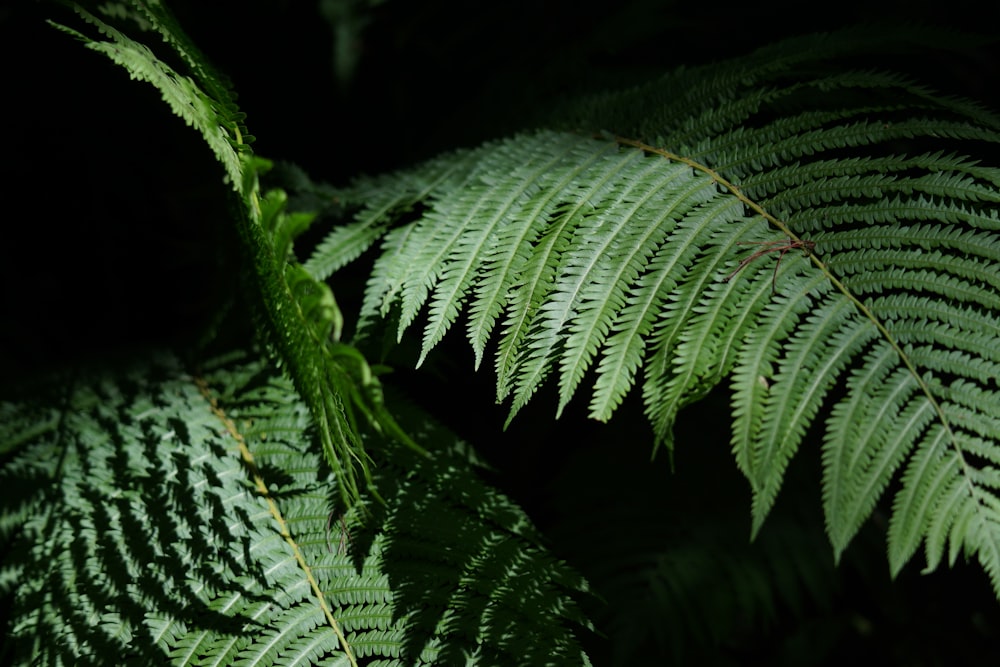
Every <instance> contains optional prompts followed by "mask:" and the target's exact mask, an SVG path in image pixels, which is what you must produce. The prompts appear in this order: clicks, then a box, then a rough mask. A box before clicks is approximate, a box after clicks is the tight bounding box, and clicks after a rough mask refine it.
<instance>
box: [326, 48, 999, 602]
mask: <svg viewBox="0 0 1000 667" xmlns="http://www.w3.org/2000/svg"><path fill="white" fill-rule="evenodd" d="M859 36H860V38H861V40H860V41H856V40H857V39H858V38H859ZM919 37H920V35H919V31H915V32H911V33H906V34H903V35H902V40H901V41H900V42H899V44H900V45H902V46H903V47H905V48H914V47H916V46H917V45H918V44H919V40H918V39H916V38H919ZM879 38H880V37H878V36H876V35H875V34H874V33H870V32H868V33H865V32H862V33H858V32H852V31H847V32H844V33H841V34H831V35H824V36H821V37H819V38H817V39H816V40H815V41H802V40H792V41H790V42H788V43H786V44H783V45H780V46H775V47H770V48H767V49H764V50H762V51H760V52H758V53H756V54H752V55H751V56H749V57H747V58H743V59H740V60H738V61H733V62H730V63H722V64H718V65H715V66H711V67H708V66H706V67H703V68H698V69H697V70H682V71H680V72H678V73H676V74H674V75H672V76H666V77H664V78H663V79H661V80H659V81H656V82H653V83H651V84H649V85H647V86H643V87H640V88H637V89H634V90H631V91H624V92H623V93H621V94H607V95H604V96H602V97H600V98H595V100H592V101H591V105H590V106H586V105H582V104H581V105H578V106H577V107H576V108H575V109H573V110H571V112H570V114H569V116H568V117H569V120H568V121H566V124H565V125H564V126H563V127H567V128H574V129H575V128H588V129H592V130H593V131H594V132H595V134H594V135H583V134H579V133H578V132H577V131H553V130H539V131H536V132H534V133H527V134H523V135H519V136H514V137H511V138H509V139H507V140H503V141H497V142H493V143H489V144H485V145H483V146H481V147H479V148H477V149H473V150H471V151H467V152H463V153H462V157H461V159H462V161H463V162H462V164H463V170H464V171H463V174H464V177H463V178H456V179H453V180H450V181H441V182H440V183H439V184H438V185H436V186H434V187H432V188H430V189H429V190H428V191H427V194H426V197H425V198H424V199H423V200H422V202H421V203H422V205H423V207H424V210H423V211H422V212H420V213H419V214H418V215H417V216H416V219H415V220H412V221H408V220H402V221H400V224H398V225H397V226H395V227H394V228H392V229H391V230H387V233H386V236H385V238H384V245H383V252H382V254H381V255H380V256H379V257H378V259H377V260H376V262H375V267H374V270H373V272H372V274H371V278H370V281H369V284H368V291H367V296H366V302H365V303H366V308H365V313H366V314H373V313H375V312H378V313H380V314H382V315H388V314H390V313H393V312H398V313H399V314H400V319H399V327H398V332H399V336H402V335H403V334H404V333H405V332H406V330H407V329H408V328H410V327H411V326H413V324H414V323H415V322H416V321H417V317H418V314H419V313H422V312H426V314H427V322H426V324H425V325H424V328H423V346H422V350H421V357H420V358H421V360H423V359H424V358H425V357H426V355H427V354H429V353H430V352H431V349H432V348H433V347H434V346H436V345H437V344H438V343H439V342H440V341H441V340H442V339H443V337H444V336H445V335H446V334H447V332H448V330H449V329H450V327H451V326H452V325H453V324H454V323H455V322H457V321H458V319H459V317H460V316H462V315H463V314H464V315H465V316H466V317H467V318H468V320H467V321H468V332H467V337H468V339H469V342H470V344H471V346H472V349H473V356H474V361H475V364H476V365H478V364H479V361H480V359H481V358H482V356H483V354H484V351H485V350H486V349H487V347H488V344H489V340H490V338H494V340H495V343H496V357H495V367H496V372H497V396H498V399H500V400H505V399H507V398H510V399H511V410H510V415H511V418H513V416H514V415H515V414H516V413H517V412H518V411H519V410H520V409H521V408H522V407H523V406H524V405H525V404H526V403H527V402H528V400H530V398H531V396H532V395H533V394H534V393H535V392H536V391H537V390H538V388H539V387H540V386H541V385H542V384H543V383H544V382H545V381H546V380H547V379H548V378H549V377H550V376H551V375H555V376H556V384H557V386H558V390H559V399H558V404H557V406H556V414H557V415H558V414H559V413H561V412H562V411H563V410H564V409H565V407H566V405H567V404H568V402H569V401H571V400H572V398H573V397H574V396H575V395H576V394H577V393H578V392H579V390H580V387H581V385H582V384H583V383H585V382H586V381H587V380H588V379H592V380H593V390H592V394H591V398H590V415H591V416H592V417H594V418H596V419H601V420H606V419H609V418H610V416H611V414H612V413H613V412H614V410H615V409H616V407H617V406H618V405H620V403H621V401H622V400H623V399H624V397H625V395H626V394H627V393H628V392H629V391H631V390H632V388H633V387H634V386H635V385H636V384H640V385H641V392H642V396H643V401H644V404H645V411H646V414H647V416H648V418H649V420H650V422H651V424H652V426H653V431H654V435H655V438H656V442H657V443H661V442H670V440H671V430H672V426H673V423H674V421H675V419H676V417H677V414H678V411H679V410H680V408H681V407H683V406H684V405H686V404H688V403H690V402H692V401H695V400H697V399H698V398H700V397H702V396H704V395H705V394H706V393H707V392H708V391H710V390H711V389H712V388H713V387H715V386H717V385H718V384H719V383H721V382H723V381H725V380H726V378H729V383H730V386H731V388H732V418H733V424H734V428H733V438H732V444H733V450H734V453H735V456H736V460H737V464H738V465H739V467H740V469H741V470H742V471H743V473H744V474H745V475H746V477H747V478H748V480H749V481H750V485H751V488H752V489H753V491H754V500H753V510H752V515H753V523H752V525H753V532H754V533H755V534H756V532H757V531H758V530H759V528H760V526H761V525H762V522H763V520H764V518H765V517H766V516H767V514H768V512H769V510H770V508H771V507H772V505H773V503H774V501H775V498H776V497H777V494H778V491H779V489H780V487H781V484H782V480H783V477H784V473H785V470H786V468H787V466H788V464H789V462H790V461H791V459H792V458H793V457H794V455H795V454H796V452H797V451H798V449H799V447H800V446H802V444H803V443H804V442H805V441H806V438H807V437H808V434H810V433H812V432H814V429H817V430H818V429H821V430H822V434H823V435H822V439H823V448H824V459H823V460H824V492H823V495H824V505H825V508H826V521H827V527H828V531H829V534H830V538H831V541H832V542H833V544H834V550H835V554H837V555H838V556H839V554H841V553H842V552H843V549H844V548H845V547H846V545H847V543H848V542H849V541H850V539H851V537H852V536H853V535H854V534H855V533H856V531H857V529H858V527H859V526H860V525H861V523H862V522H863V521H864V520H865V519H866V517H867V516H868V515H869V514H870V512H871V510H872V508H873V507H874V506H875V503H876V501H877V500H878V498H879V497H880V496H881V494H882V493H883V492H884V491H885V489H886V488H888V484H889V482H890V480H891V479H892V478H893V475H894V474H895V473H896V472H897V471H898V470H899V469H903V470H904V473H903V476H902V478H901V481H902V484H903V486H902V489H901V491H900V493H902V494H903V496H901V497H900V498H905V501H904V500H902V499H898V500H897V503H896V506H895V507H896V510H895V514H894V519H893V525H894V526H896V527H895V528H894V529H893V530H892V531H890V553H891V554H892V557H891V561H892V562H893V563H894V564H895V565H894V571H898V567H900V566H901V563H903V562H905V561H906V560H907V559H908V558H909V556H910V555H911V554H912V553H913V551H914V549H915V548H916V545H917V544H918V543H919V542H920V541H921V540H924V539H926V540H927V545H928V548H929V549H930V551H929V553H928V559H929V563H935V564H936V563H937V562H938V561H939V560H940V559H941V550H942V549H943V548H944V547H943V545H944V544H945V542H948V544H949V552H950V554H955V553H958V552H962V551H965V550H968V551H969V552H970V553H976V554H978V556H979V558H980V560H981V562H982V563H983V565H984V566H985V567H986V569H987V571H990V572H997V571H1000V567H998V566H1000V562H998V561H996V560H995V557H994V556H993V555H992V554H993V552H994V550H993V545H994V542H993V539H994V538H993V537H992V535H993V529H992V528H991V526H993V525H994V524H995V523H996V522H997V521H998V520H1000V514H998V504H1000V503H998V502H997V498H998V495H997V490H996V489H995V486H994V483H995V481H996V480H995V479H994V477H993V474H992V468H991V465H992V464H991V463H989V462H990V461H993V460H994V459H995V458H996V455H995V452H996V451H997V448H998V447H1000V444H998V440H997V438H996V435H995V431H994V429H993V426H992V422H991V420H990V418H989V415H990V414H991V409H992V408H991V407H990V405H991V401H993V403H992V404H993V405H995V401H996V400H997V396H998V394H997V386H996V377H997V362H998V359H997V350H1000V335H998V330H1000V329H998V326H997V325H998V322H1000V315H998V313H1000V300H998V299H1000V297H998V294H1000V273H998V272H997V270H996V266H997V263H998V260H1000V256H998V255H1000V252H998V248H1000V242H998V237H997V233H998V231H1000V212H998V208H997V202H998V201H1000V189H998V185H1000V171H998V169H997V168H996V167H994V166H991V165H989V164H984V162H986V161H987V160H988V156H989V155H990V154H991V153H990V151H992V150H994V149H995V148H996V146H997V145H998V144H1000V119H998V117H997V116H996V115H995V114H994V113H993V112H991V111H990V110H987V109H985V108H984V107H982V106H981V105H979V104H977V103H975V102H970V101H966V100H962V99H958V98H953V97H949V96H947V95H944V94H941V93H938V92H936V91H934V90H931V89H929V88H927V87H925V86H923V85H921V84H919V83H917V82H914V81H912V80H911V79H910V78H908V77H906V76H902V75H898V74H895V73H886V72H882V71H878V70H865V71H856V70H852V69H840V70H837V69H835V65H832V64H831V63H832V62H833V61H832V60H831V58H832V57H833V56H837V55H842V54H845V53H847V52H853V53H854V55H857V51H855V49H857V48H859V44H866V45H867V46H868V47H869V48H870V49H871V50H872V51H876V52H877V51H880V50H881V45H880V44H879V43H878V40H879ZM611 130H613V131H614V132H615V133H616V134H615V135H609V134H608V133H607V131H611ZM598 134H600V136H601V137H603V138H597V136H598ZM442 159H445V160H447V159H448V157H447V156H446V157H444V158H442ZM451 159H453V160H457V159H458V158H455V157H452V158H451ZM470 159H471V162H469V160H470ZM456 163H457V162H456ZM441 169H442V164H441V162H440V161H436V162H435V163H434V166H433V168H431V167H428V173H436V172H437V171H439V170H441ZM420 172H421V168H420V167H417V168H415V169H411V170H408V171H407V172H405V173H404V174H400V175H398V176H397V179H396V180H397V181H398V182H401V183H405V182H407V181H408V180H411V179H414V178H417V175H419V174H420ZM385 183H386V185H385V193H382V194H379V195H378V196H380V197H386V196H388V194H387V193H388V191H390V190H391V188H392V187H393V186H392V183H393V179H389V180H387V181H386V182H385ZM355 194H359V193H355ZM369 196H373V195H372V194H369ZM334 233H336V232H334ZM331 238H332V237H331ZM782 238H786V239H787V242H784V245H782V244H783V242H782V240H781V239H782ZM761 243H769V244H770V245H769V246H759V245H758V246H757V247H758V248H768V250H762V251H761V252H759V253H758V254H754V253H753V251H752V250H748V249H747V248H746V247H743V246H744V245H745V244H761ZM800 248H808V249H812V253H811V256H809V257H802V256H801V255H800V254H799V252H798V249H800ZM331 251H332V250H331V249H330V248H329V247H328V246H324V247H323V248H321V249H319V250H317V251H316V254H315V255H314V256H313V258H312V259H310V260H309V261H310V262H311V263H312V264H313V265H319V264H322V263H323V262H324V259H323V257H324V256H325V255H326V254H327V253H329V252H331ZM779 251H780V252H779ZM741 259H742V260H744V261H741ZM376 305H377V307H376ZM394 309H397V310H394ZM497 318H499V319H500V320H501V321H502V323H503V324H502V328H501V330H500V331H499V332H497V333H494V332H493V327H494V322H495V321H496V319H497ZM640 377H641V380H640V379H639V378H640ZM952 386H956V387H960V388H961V389H960V390H952V389H951V387H952ZM972 389H974V391H972ZM952 394H954V395H956V396H962V397H963V400H966V401H970V402H971V403H972V404H974V406H975V407H972V406H971V405H965V404H963V405H962V406H961V407H960V406H958V405H956V404H955V403H954V401H953V399H952V398H951V395H952ZM973 396H975V397H977V398H976V399H975V400H974V401H973V400H972V397H973ZM859 420H871V421H874V422H877V423H873V424H871V425H867V424H862V423H859ZM816 432H818V431H816ZM973 443H974V444H973ZM928 448H931V449H932V451H933V452H934V454H933V456H932V455H931V453H930V452H929V451H928ZM915 462H919V463H915ZM955 479H957V480H959V481H955ZM904 506H905V508H906V510H905V511H904V509H903V508H904ZM895 517H898V518H895ZM946 535H947V537H945V536H946ZM954 540H958V541H959V544H958V545H956V544H955V543H954V542H953V541H954ZM994 587H995V589H996V591H997V593H998V595H1000V579H996V578H994Z"/></svg>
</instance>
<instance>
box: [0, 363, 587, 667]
mask: <svg viewBox="0 0 1000 667" xmlns="http://www.w3.org/2000/svg"><path fill="white" fill-rule="evenodd" d="M269 366H270V365H269V364H268V363H267V362H266V361H265V360H261V359H254V358H249V359H238V358H231V359H229V360H228V361H225V360H222V361H220V362H218V363H216V362H212V363H209V364H207V367H206V369H204V372H203V374H201V375H196V376H192V375H189V374H186V373H185V372H183V370H182V369H181V368H180V367H179V364H178V362H177V361H176V360H175V359H174V358H172V357H166V356H165V357H163V358H162V359H160V360H159V361H156V362H154V363H144V364H141V365H136V366H134V367H130V368H129V369H128V370H127V371H125V372H122V373H118V374H106V375H85V376H82V377H81V378H80V381H79V384H78V385H77V386H75V387H67V388H66V395H67V397H68V398H67V400H66V401H65V403H64V404H63V405H62V406H60V407H55V408H52V407H49V408H48V409H49V410H51V411H52V412H54V413H55V415H56V417H57V419H56V420H50V421H48V422H45V425H44V428H32V429H27V428H26V427H25V425H24V423H23V422H22V421H21V420H19V419H17V418H16V415H17V412H16V411H15V408H17V409H18V411H20V410H26V409H30V408H31V404H30V403H28V402H27V401H24V402H20V403H17V404H4V405H3V406H2V408H0V415H2V416H3V422H2V423H0V442H10V441H13V440H17V441H18V442H19V443H20V444H19V445H18V447H17V449H16V453H15V454H14V456H13V457H12V458H11V459H10V460H8V461H7V462H6V463H5V466H4V468H3V471H2V472H0V481H2V483H3V484H4V488H5V489H7V490H8V492H9V493H7V494H5V498H6V499H5V501H4V508H3V509H4V511H3V513H2V515H3V517H4V522H3V533H2V541H3V548H4V552H5V554H7V556H6V557H5V560H4V564H3V566H2V568H0V586H2V592H3V594H4V595H5V597H6V596H11V598H12V599H13V607H12V609H11V610H10V614H9V620H10V634H9V635H8V636H7V637H6V638H5V643H6V645H5V653H6V654H7V655H8V657H9V658H10V657H13V658H14V659H15V662H14V663H13V664H51V665H60V664H66V665H105V664H177V665H204V664H217V665H293V664H298V665H305V664H308V665H327V664H329V665H333V664H343V665H347V664H351V665H357V664H360V663H359V661H361V660H362V659H365V660H368V661H372V660H380V661H382V662H380V663H379V664H383V665H404V664H405V665H430V664H452V662H453V661H454V659H455V658H456V657H457V656H468V662H465V661H464V660H463V664H483V665H494V664H552V665H567V666H570V665H572V666H574V667H575V666H576V665H580V664H587V658H586V656H585V655H584V654H583V653H582V651H581V649H580V646H579V643H578V640H577V639H576V638H575V637H574V635H573V632H574V631H575V630H576V629H582V628H583V627H584V626H585V623H584V622H583V621H582V619H581V618H580V616H579V612H577V611H576V603H575V602H574V600H573V597H572V595H574V594H577V593H582V592H583V591H584V587H583V583H582V581H581V580H580V579H579V577H578V576H576V575H574V574H573V573H572V572H571V571H570V570H569V569H568V568H566V567H565V566H564V565H562V564H561V563H560V562H558V561H556V560H555V559H554V558H553V557H552V556H550V555H549V554H548V553H547V552H546V551H545V550H544V549H543V548H542V547H541V546H540V540H539V537H538V535H537V534H536V533H535V531H534V529H533V528H532V526H531V525H530V523H529V521H528V519H527V517H526V516H525V515H524V513H523V512H522V511H521V510H520V509H519V508H518V507H517V506H515V505H514V504H513V503H511V501H509V500H508V499H507V498H505V497H504V496H502V495H501V494H499V493H497V492H496V491H494V490H492V489H490V488H488V487H487V486H485V485H484V484H483V483H482V482H479V481H478V478H477V476H476V474H475V472H474V468H473V466H472V465H470V463H469V460H468V457H467V456H466V455H464V454H463V453H462V449H461V447H460V446H459V445H460V443H458V442H457V441H456V440H455V438H454V436H451V435H449V434H447V433H446V432H444V431H443V430H441V429H440V428H439V427H437V426H435V425H433V424H432V423H430V422H429V420H427V419H426V418H425V417H422V416H420V415H419V414H417V413H414V414H412V415H411V418H410V421H408V422H407V425H408V427H409V428H410V429H411V431H412V432H414V433H418V434H419V436H418V437H419V438H420V440H421V442H422V443H423V444H425V445H426V446H428V447H429V448H432V449H433V450H434V452H435V453H434V455H433V456H432V457H427V456H420V455H417V454H416V453H414V452H413V451H412V450H410V449H406V448H402V447H398V446H396V449H398V450H399V457H398V458H396V457H394V458H393V462H392V464H391V465H388V464H387V465H385V466H381V467H380V468H379V471H380V472H379V474H380V475H381V480H380V481H381V482H382V484H381V488H382V490H383V492H384V493H385V496H386V505H385V508H386V509H382V506H381V505H378V504H376V505H374V508H375V509H374V511H375V515H374V516H373V517H369V518H368V519H367V520H366V521H362V514H361V512H360V511H359V510H358V509H354V510H350V511H347V512H343V513H342V509H341V508H340V507H338V504H337V502H336V499H337V496H338V493H337V491H336V490H335V489H334V486H335V484H336V481H335V479H333V477H332V476H331V475H330V474H329V473H326V472H322V470H323V468H322V466H321V458H320V454H319V452H318V451H317V448H316V447H315V446H314V443H312V442H310V440H311V439H312V436H313V434H314V433H315V430H314V428H313V426H312V425H311V417H310V411H309V410H308V408H307V406H306V405H305V404H304V403H303V402H302V401H301V400H300V399H298V398H297V397H296V395H295V392H294V389H293V387H292V386H291V384H290V382H289V381H288V380H286V379H284V378H283V377H281V376H280V375H278V374H277V373H276V372H274V371H273V370H272V369H271V368H270V367H269ZM318 471H319V472H318ZM365 664H368V662H366V663H365Z"/></svg>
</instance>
